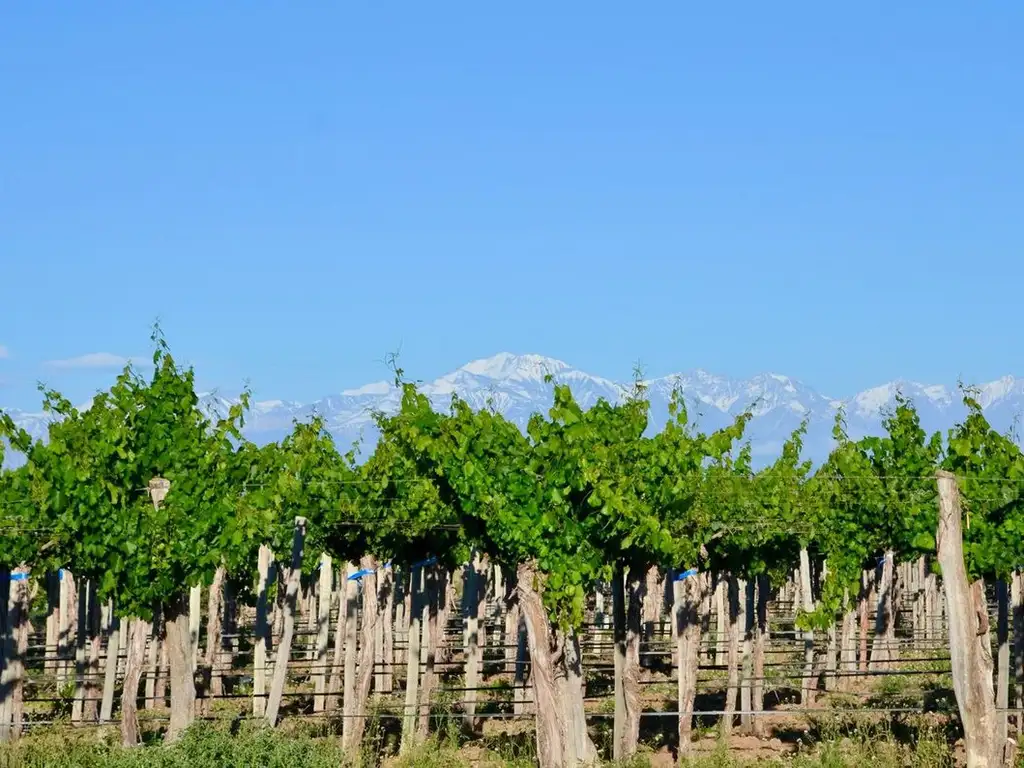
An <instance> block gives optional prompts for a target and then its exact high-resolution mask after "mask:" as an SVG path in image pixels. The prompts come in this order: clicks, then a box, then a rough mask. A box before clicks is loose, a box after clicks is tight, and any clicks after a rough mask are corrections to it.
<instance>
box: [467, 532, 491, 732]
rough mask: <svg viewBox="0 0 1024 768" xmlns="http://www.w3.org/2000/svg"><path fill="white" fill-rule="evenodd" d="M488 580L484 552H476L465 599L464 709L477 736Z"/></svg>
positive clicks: (468, 577) (471, 564) (469, 725)
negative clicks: (481, 644)
mask: <svg viewBox="0 0 1024 768" xmlns="http://www.w3.org/2000/svg"><path fill="white" fill-rule="evenodd" d="M486 578H487V576H486V570H484V566H483V563H482V561H481V558H480V553H479V552H476V553H474V555H473V562H471V563H470V564H469V565H467V566H466V580H465V582H464V585H465V586H464V588H463V597H462V604H463V610H464V612H465V615H466V618H465V622H466V624H465V642H466V691H465V696H464V698H463V707H462V708H463V711H464V712H465V714H466V722H465V726H466V730H467V731H469V732H470V733H476V732H477V730H478V728H479V722H478V720H477V718H476V705H477V699H478V698H479V692H478V691H477V688H478V687H479V685H480V673H481V670H482V666H483V649H482V648H481V646H480V628H481V624H482V623H483V619H484V615H483V613H484V606H485V602H484V601H485V598H486ZM481 582H483V583H481Z"/></svg>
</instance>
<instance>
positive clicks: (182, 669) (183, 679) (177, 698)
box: [164, 594, 196, 743]
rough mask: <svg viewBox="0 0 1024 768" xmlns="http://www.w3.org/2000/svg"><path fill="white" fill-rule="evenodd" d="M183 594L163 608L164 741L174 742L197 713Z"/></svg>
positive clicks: (187, 605) (186, 601) (187, 603)
mask: <svg viewBox="0 0 1024 768" xmlns="http://www.w3.org/2000/svg"><path fill="white" fill-rule="evenodd" d="M190 602H191V600H186V597H185V595H184V594H183V595H181V596H180V597H179V598H178V599H177V600H175V601H174V602H171V603H169V604H167V605H166V606H165V607H164V616H165V617H166V625H167V657H168V661H169V662H170V673H169V675H170V683H171V719H170V723H169V724H168V726H167V734H166V737H165V740H166V741H167V742H168V743H170V742H173V741H176V740H177V739H178V738H179V737H180V736H181V734H182V732H183V731H184V730H185V729H186V728H188V727H189V726H190V725H191V724H192V721H193V720H194V719H195V716H196V685H195V677H194V672H193V669H194V667H193V665H192V635H191V625H190V621H191V619H190V611H189V603H190Z"/></svg>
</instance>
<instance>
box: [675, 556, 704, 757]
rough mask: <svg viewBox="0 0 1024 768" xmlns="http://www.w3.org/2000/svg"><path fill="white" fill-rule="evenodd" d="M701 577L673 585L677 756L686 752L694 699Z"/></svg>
mask: <svg viewBox="0 0 1024 768" xmlns="http://www.w3.org/2000/svg"><path fill="white" fill-rule="evenodd" d="M706 579H707V577H706V576H705V575H699V576H690V577H688V578H686V579H683V580H682V581H676V582H674V584H673V598H674V602H675V605H674V606H673V613H674V614H675V615H674V620H675V636H676V670H677V672H676V674H677V677H678V711H679V728H678V731H679V754H680V756H682V755H685V754H687V753H688V752H689V751H690V734H691V733H692V731H693V703H694V699H695V698H696V696H697V668H698V664H699V660H700V659H699V654H700V635H701V617H700V606H701V604H702V601H703V600H702V599H703V595H702V594H701V593H702V592H704V591H707V590H706V586H705V585H706Z"/></svg>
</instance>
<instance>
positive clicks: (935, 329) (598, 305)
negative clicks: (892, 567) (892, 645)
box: [0, 0, 1024, 407]
mask: <svg viewBox="0 0 1024 768" xmlns="http://www.w3.org/2000/svg"><path fill="white" fill-rule="evenodd" d="M499 5H500V6H501V7H500V8H498V6H499ZM840 6H843V7H842V8H840ZM2 15H3V21H2V23H0V72H3V73H4V75H3V76H2V77H0V105H2V107H0V109H2V114H3V118H2V119H0V147H2V149H0V285H2V286H3V293H2V297H0V345H2V347H3V351H0V356H3V357H4V358H5V359H2V360H0V380H2V381H3V386H2V388H0V405H8V406H21V407H25V406H32V405H34V404H35V403H37V402H38V398H37V397H36V395H35V392H34V383H35V381H36V380H37V379H39V378H43V379H45V380H46V381H47V382H49V383H50V384H53V385H56V386H58V387H61V388H63V389H65V391H67V392H68V393H69V394H71V395H73V396H76V397H77V396H80V395H84V394H87V393H88V392H89V391H90V390H92V389H93V388H95V387H97V386H99V385H101V384H103V383H104V382H105V381H107V380H108V379H109V376H110V375H111V371H109V370H102V369H98V368H95V367H93V368H84V369H83V368H81V367H77V368H76V367H74V366H71V365H68V366H65V367H57V366H54V365H52V361H57V360H68V359H71V358H77V357H79V356H82V355H90V354H95V353H101V352H102V353H109V354H111V355H115V356H124V355H132V354H139V353H146V352H147V350H148V329H149V325H150V323H151V322H152V320H153V319H154V318H155V317H156V316H159V317H160V318H161V319H162V322H163V325H164V327H165V330H166V332H167V334H168V336H169V340H170V342H171V345H172V348H173V349H174V350H175V351H176V352H177V353H178V354H179V355H180V356H181V357H183V358H185V359H188V360H191V361H194V363H195V364H196V366H197V369H198V371H199V374H200V378H201V383H203V384H204V386H210V385H212V384H217V385H220V386H222V387H224V388H226V389H233V388H236V387H238V386H239V385H240V384H241V383H242V382H243V381H244V380H246V379H248V380H250V381H251V383H252V385H253V386H254V388H255V389H256V392H257V394H258V395H259V396H261V397H287V398H295V399H304V400H308V399H312V398H315V397H318V396H322V395H324V394H327V393H330V392H334V391H337V390H339V389H342V388H344V387H348V386H357V385H359V384H362V383H365V382H367V381H371V380H376V379H379V378H383V377H384V376H385V373H386V372H385V370H384V368H383V366H382V365H381V363H380V360H381V358H382V357H383V356H384V355H385V353H387V352H388V351H389V350H394V349H396V348H398V347H399V345H401V348H402V358H403V362H404V366H405V368H406V369H407V371H408V372H409V373H410V374H413V375H415V376H417V377H421V378H431V377H433V376H436V375H438V374H441V373H444V372H446V371H448V370H451V369H452V368H454V367H456V366H458V365H460V364H462V363H464V362H466V361H468V360H470V359H473V358H476V357H483V356H487V355H490V354H493V353H495V352H497V351H501V350H509V351H517V352H526V351H529V352H538V353H541V354H547V355H552V356H556V357H561V358H563V359H566V360H568V361H569V362H572V363H574V364H576V365H578V366H579V367H581V368H584V369H586V370H589V371H592V372H594V373H600V374H604V375H607V376H612V377H623V378H625V377H628V376H629V374H630V370H631V366H632V363H633V361H635V360H636V359H638V358H639V359H641V360H642V361H643V362H644V363H645V364H646V366H647V369H648V371H649V373H651V374H652V375H655V374H664V373H668V372H671V371H674V370H678V369H683V368H689V367H705V368H708V369H710V370H714V371H718V372H721V373H725V374H730V375H748V374H752V373H756V372H759V371H764V370H773V371H780V372H785V373H788V374H790V375H793V376H796V377H799V378H801V379H803V380H805V381H806V382H807V383H809V384H811V385H812V386H815V387H817V388H818V389H820V390H824V391H826V392H827V393H829V394H833V395H837V396H839V395H845V394H849V393H852V392H854V391H856V390H858V389H860V388H863V387H866V386H870V385H874V384H878V383H881V382H883V381H886V380H889V379H892V378H896V377H908V378H918V379H923V380H927V381H944V382H946V381H953V380H955V379H956V377H957V376H958V375H963V376H965V377H966V378H968V379H970V380H987V379H991V378H995V377H996V376H999V375H1002V374H1005V373H1018V374H1020V373H1024V365H1021V362H1020V349H1021V342H1020V332H1021V331H1020V327H1021V318H1022V308H1021V304H1020V301H1019V297H1020V294H1021V290H1020V286H1021V279H1022V277H1024V248H1022V246H1024V232H1022V230H1024V189H1022V187H1024V101H1022V98H1021V94H1024V45H1022V44H1021V34H1022V30H1024V4H1021V3H1020V2H1012V1H1011V0H1002V1H1001V2H999V1H997V2H993V3H963V2H933V3H924V2H919V3H891V2H890V3H882V2H868V3H856V4H838V5H837V4H834V3H821V2H814V3H811V2H800V3H797V2H790V3H762V2H746V3H702V4H693V3H678V2H676V3H667V2H666V3H643V4H637V5H636V6H635V9H634V8H632V7H631V6H630V5H629V4H623V3H614V4H612V3H597V4H595V3H576V2H557V3H552V2H547V3H536V2H526V3H513V4H494V3H480V2H474V3H450V2H449V3H445V2H441V3H412V2H407V3H397V4H395V3H391V4H387V3H384V4H381V3H376V4H371V3H324V2H316V3H312V2H288V3H285V2H252V3H245V4H242V3H210V2H195V1H193V0H179V1H178V2H157V3H138V2H126V1H122V2H115V1H113V0H112V1H110V2H103V3H82V2H76V3H71V2H54V3H9V4H7V7H5V9H4V11H3V14H2ZM92 360H93V362H96V360H97V358H92ZM48 362H50V363H51V364H49V365H48V364H47V363H48Z"/></svg>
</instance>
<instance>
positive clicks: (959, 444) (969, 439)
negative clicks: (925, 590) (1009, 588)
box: [943, 388, 1024, 579]
mask: <svg viewBox="0 0 1024 768" xmlns="http://www.w3.org/2000/svg"><path fill="white" fill-rule="evenodd" d="M963 402H964V405H965V406H966V407H967V411H968V414H967V418H966V419H964V421H963V422H962V423H960V424H958V425H957V426H956V427H954V428H953V429H951V430H950V431H949V439H948V449H947V455H946V457H945V460H944V461H943V468H944V469H947V470H949V471H951V472H953V473H955V474H956V475H957V479H958V482H959V485H960V493H961V498H962V503H963V507H964V513H965V519H964V524H963V531H964V560H965V561H966V565H967V571H968V573H969V574H970V576H971V577H972V578H979V577H986V578H993V577H995V578H1001V579H1006V578H1008V577H1009V575H1010V573H1011V572H1012V571H1013V570H1014V569H1016V568H1017V567H1018V566H1020V565H1022V564H1024V455H1022V454H1021V450H1020V448H1019V447H1018V446H1017V444H1016V443H1015V442H1014V441H1013V440H1012V439H1011V438H1010V437H1009V436H1007V435H1001V434H999V433H998V432H996V431H995V430H994V429H992V427H991V425H990V424H989V423H988V420H987V419H986V418H985V416H984V415H983V414H982V410H981V404H980V403H979V402H978V400H977V398H976V396H975V393H974V392H972V391H971V390H970V389H966V388H965V389H964V390H963Z"/></svg>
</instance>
